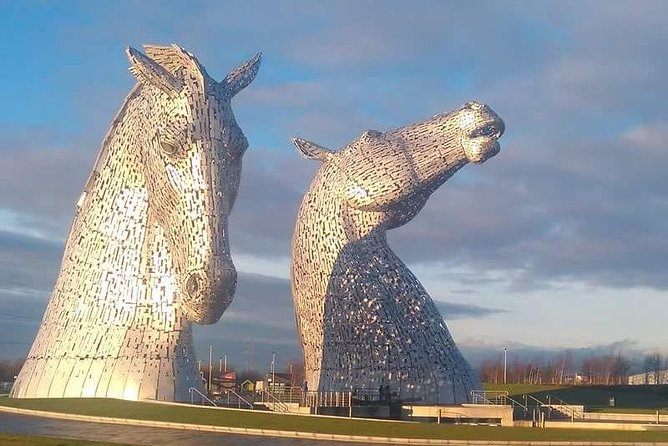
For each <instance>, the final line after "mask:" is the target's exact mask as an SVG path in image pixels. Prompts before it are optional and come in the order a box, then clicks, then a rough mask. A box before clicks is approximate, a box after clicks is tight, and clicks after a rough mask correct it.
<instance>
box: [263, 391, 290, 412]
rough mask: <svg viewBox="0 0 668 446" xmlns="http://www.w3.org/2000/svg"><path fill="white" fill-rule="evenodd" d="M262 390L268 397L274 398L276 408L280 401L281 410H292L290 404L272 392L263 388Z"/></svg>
mask: <svg viewBox="0 0 668 446" xmlns="http://www.w3.org/2000/svg"><path fill="white" fill-rule="evenodd" d="M262 392H263V393H264V394H266V395H267V396H268V397H270V398H271V399H272V400H273V403H274V409H276V404H277V403H278V408H279V409H280V411H281V412H290V406H288V405H287V404H285V403H284V402H283V401H281V400H279V399H278V398H276V397H275V396H274V395H272V394H271V393H269V392H268V391H266V390H263V391H262Z"/></svg>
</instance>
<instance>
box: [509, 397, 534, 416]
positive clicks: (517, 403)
mask: <svg viewBox="0 0 668 446" xmlns="http://www.w3.org/2000/svg"><path fill="white" fill-rule="evenodd" d="M504 398H505V400H506V401H510V402H511V404H509V405H510V406H513V407H515V406H520V407H521V408H522V409H524V411H525V412H527V411H528V410H529V407H528V406H525V405H524V404H522V403H520V402H519V401H517V400H514V399H512V398H511V397H509V396H507V395H506V396H505V397H504Z"/></svg>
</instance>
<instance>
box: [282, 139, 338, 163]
mask: <svg viewBox="0 0 668 446" xmlns="http://www.w3.org/2000/svg"><path fill="white" fill-rule="evenodd" d="M292 143H293V144H294V145H295V146H296V147H297V150H299V153H301V154H302V156H303V157H304V158H306V159H309V160H320V161H327V160H328V159H329V158H330V157H331V156H332V155H334V154H335V153H336V152H335V151H333V150H330V149H328V148H326V147H323V146H319V145H318V144H316V143H313V142H311V141H307V140H305V139H301V138H292Z"/></svg>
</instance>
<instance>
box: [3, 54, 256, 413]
mask: <svg viewBox="0 0 668 446" xmlns="http://www.w3.org/2000/svg"><path fill="white" fill-rule="evenodd" d="M145 48H146V55H145V54H143V53H141V52H139V51H137V50H135V49H132V48H129V49H128V50H127V54H128V58H129V60H130V64H131V67H130V71H131V72H132V73H133V74H134V76H135V77H136V78H137V80H138V83H137V85H136V86H135V87H134V88H133V89H132V91H131V92H130V94H129V95H128V97H127V98H126V100H125V102H124V103H123V106H122V107H121V110H120V111H119V113H118V114H117V116H116V117H115V119H114V121H113V123H112V125H111V127H110V130H109V132H108V134H107V136H106V137H105V139H104V141H103V144H102V148H101V150H100V154H99V156H98V159H97V161H96V163H95V167H94V168H93V171H92V173H91V175H90V177H89V179H88V181H87V182H86V185H85V187H84V190H83V193H82V195H81V197H80V199H79V201H78V203H77V205H76V211H75V216H74V221H73V223H72V227H71V229H70V233H69V236H68V239H67V242H66V245H65V253H64V255H63V260H62V264H61V269H60V274H59V276H58V279H57V281H56V285H55V287H54V290H53V293H52V295H51V299H50V301H49V303H48V306H47V309H46V311H45V314H44V318H43V320H42V324H41V326H40V329H39V332H38V334H37V337H36V339H35V341H34V343H33V345H32V348H31V349H30V353H29V354H28V358H27V360H26V362H25V364H24V366H23V368H22V370H21V372H20V373H19V376H18V378H17V380H16V383H15V384H14V386H13V388H12V394H11V396H13V397H19V398H36V397H108V398H125V399H138V398H141V399H145V398H148V399H157V400H167V401H174V400H176V401H185V400H188V399H189V395H188V390H189V388H190V387H195V388H198V387H200V379H199V373H198V371H197V367H196V361H195V354H194V348H193V342H192V331H191V323H200V324H211V323H214V322H216V321H217V320H218V319H219V318H220V316H221V315H222V314H223V312H224V311H225V309H226V308H227V307H228V305H229V304H230V303H231V301H232V297H233V295H234V291H235V286H236V271H235V268H234V264H233V263H232V258H231V256H230V253H229V243H228V236H227V219H228V214H229V212H230V210H231V209H232V206H233V204H234V200H235V198H236V193H237V189H238V186H239V177H240V174H241V159H242V157H243V154H244V151H245V150H246V148H247V146H248V143H247V141H246V138H245V136H244V134H243V132H242V131H241V129H240V128H239V126H238V125H237V123H236V121H235V119H234V114H233V113H232V108H231V103H230V102H231V99H232V97H233V96H234V95H235V94H237V93H238V92H239V91H241V90H242V89H243V88H245V87H246V86H247V85H248V84H249V83H250V82H251V81H252V80H253V78H254V77H255V75H256V73H257V71H258V69H259V65H260V55H259V54H258V55H256V56H255V57H254V58H253V59H251V60H249V61H248V62H246V63H245V64H243V65H241V66H239V67H238V68H236V69H235V70H233V71H232V72H230V74H229V75H228V76H227V77H225V79H223V80H222V81H221V82H216V81H215V80H213V79H212V78H211V77H209V75H208V74H207V73H206V71H205V70H204V68H203V67H202V66H201V65H200V64H199V62H198V61H197V59H196V58H195V57H194V56H193V55H192V54H190V53H188V52H187V51H185V50H183V49H182V48H180V47H178V46H176V45H173V46H170V47H164V46H146V47H145Z"/></svg>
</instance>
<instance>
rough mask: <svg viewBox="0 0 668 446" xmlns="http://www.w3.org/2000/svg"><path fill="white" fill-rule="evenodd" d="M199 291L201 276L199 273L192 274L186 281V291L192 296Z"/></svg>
mask: <svg viewBox="0 0 668 446" xmlns="http://www.w3.org/2000/svg"><path fill="white" fill-rule="evenodd" d="M197 291H199V278H198V277H197V274H191V275H190V277H188V280H187V281H186V293H188V294H189V295H190V296H192V295H194V294H196V293H197Z"/></svg>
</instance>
